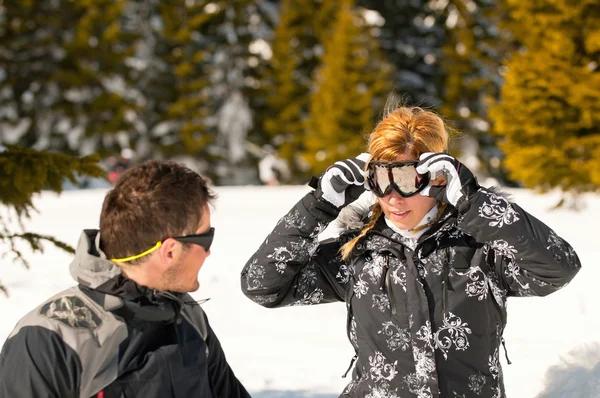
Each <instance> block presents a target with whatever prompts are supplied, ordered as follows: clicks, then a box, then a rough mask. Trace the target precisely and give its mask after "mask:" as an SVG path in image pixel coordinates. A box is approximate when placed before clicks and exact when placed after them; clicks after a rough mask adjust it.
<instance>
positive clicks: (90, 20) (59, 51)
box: [0, 0, 136, 153]
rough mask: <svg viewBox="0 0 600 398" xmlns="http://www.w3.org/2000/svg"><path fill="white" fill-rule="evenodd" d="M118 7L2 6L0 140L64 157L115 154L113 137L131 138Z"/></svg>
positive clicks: (97, 1)
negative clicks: (117, 135) (47, 150)
mask: <svg viewBox="0 0 600 398" xmlns="http://www.w3.org/2000/svg"><path fill="white" fill-rule="evenodd" d="M124 6H125V0H118V1H113V0H89V1H85V2H79V1H71V0H56V1H16V0H7V1H4V2H3V5H2V9H1V11H0V14H1V17H0V70H2V74H3V76H2V78H1V79H0V93H1V94H0V109H2V110H3V112H0V127H1V132H0V140H2V141H5V142H9V143H16V142H17V141H18V142H19V143H20V144H21V145H24V146H26V147H32V146H35V147H36V148H39V149H43V148H49V149H53V150H60V151H64V152H70V153H90V152H92V151H94V150H97V151H101V152H106V151H112V150H116V148H115V147H116V146H118V144H117V142H116V140H115V139H114V135H116V134H121V133H125V132H127V131H129V130H131V128H132V123H131V120H130V119H128V115H130V114H131V113H135V112H136V104H135V101H134V99H133V98H131V97H129V96H128V95H127V90H126V88H127V82H126V81H124V80H123V76H126V72H125V71H126V69H127V66H126V63H125V60H126V59H127V57H128V56H129V55H131V45H130V44H129V43H131V39H130V38H128V35H127V34H126V33H125V32H124V30H123V26H122V18H121V16H122V12H123V7H124ZM100 134H108V135H107V136H106V137H103V139H99V135H100ZM111 135H112V137H111Z"/></svg>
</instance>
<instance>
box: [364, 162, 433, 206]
mask: <svg viewBox="0 0 600 398" xmlns="http://www.w3.org/2000/svg"><path fill="white" fill-rule="evenodd" d="M417 164H419V162H418V161H411V162H370V163H369V164H368V166H367V184H368V186H369V188H370V189H371V191H372V192H373V194H375V195H376V196H378V197H380V198H382V197H384V196H387V195H389V194H390V193H392V189H393V190H394V191H396V192H398V193H399V194H400V196H402V197H403V198H409V197H411V196H414V195H416V194H418V193H419V192H421V191H422V190H423V189H424V188H425V187H426V186H427V184H429V173H428V174H419V173H417V169H416V167H417Z"/></svg>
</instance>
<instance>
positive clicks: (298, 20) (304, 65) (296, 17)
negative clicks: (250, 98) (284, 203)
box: [261, 0, 338, 174]
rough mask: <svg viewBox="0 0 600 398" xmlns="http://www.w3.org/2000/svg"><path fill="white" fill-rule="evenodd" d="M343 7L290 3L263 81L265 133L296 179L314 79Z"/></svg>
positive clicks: (313, 0)
mask: <svg viewBox="0 0 600 398" xmlns="http://www.w3.org/2000/svg"><path fill="white" fill-rule="evenodd" d="M337 3H338V2H337V1H329V2H326V3H325V4H323V2H322V1H318V0H284V1H283V2H282V3H281V9H280V17H279V23H278V25H277V27H276V29H275V31H274V38H273V41H272V43H271V48H272V57H271V59H270V61H269V64H268V66H267V68H266V70H265V73H264V76H263V78H262V87H261V94H262V95H263V96H265V98H266V104H265V110H264V131H265V133H266V135H267V137H268V138H267V139H268V141H267V142H268V143H269V144H271V145H272V146H273V147H275V148H277V149H278V152H279V156H280V157H281V158H283V159H285V160H286V161H288V163H289V164H290V166H291V167H292V169H293V172H294V173H295V174H298V173H299V170H297V167H298V165H299V162H298V158H297V156H298V154H299V153H301V151H302V150H303V141H304V130H305V127H306V126H305V124H306V120H307V117H308V114H309V104H310V92H311V90H312V87H313V85H314V79H313V75H314V72H315V69H316V68H317V66H318V64H319V60H320V56H321V54H322V52H323V41H324V40H325V38H326V37H327V32H328V31H330V30H331V24H330V23H321V22H323V21H331V20H332V19H333V18H334V16H335V11H336V8H335V5H336V4H337Z"/></svg>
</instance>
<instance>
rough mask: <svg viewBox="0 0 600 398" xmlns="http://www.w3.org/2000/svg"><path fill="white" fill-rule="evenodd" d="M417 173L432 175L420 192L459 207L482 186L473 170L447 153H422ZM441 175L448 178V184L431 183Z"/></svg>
mask: <svg viewBox="0 0 600 398" xmlns="http://www.w3.org/2000/svg"><path fill="white" fill-rule="evenodd" d="M417 173H419V174H427V173H429V175H430V182H429V185H428V186H427V187H426V188H425V189H424V190H423V191H421V192H420V194H421V195H423V196H429V197H432V198H435V199H437V200H438V201H440V202H446V203H448V204H450V205H452V206H454V207H456V208H457V209H458V208H459V207H461V205H462V204H463V203H464V202H465V200H467V199H469V198H470V197H471V196H472V195H473V194H475V192H477V190H478V189H479V188H480V187H479V184H478V183H477V179H476V178H475V176H474V175H473V173H472V172H471V170H469V169H468V168H467V166H465V165H464V164H462V163H461V162H459V161H458V160H457V159H456V158H455V157H453V156H450V155H448V154H447V153H432V152H426V153H424V154H422V155H421V156H420V157H419V164H418V165H417ZM441 175H443V176H444V178H445V179H446V185H437V186H436V185H431V184H432V183H435V181H434V180H435V179H436V178H438V177H439V176H441ZM459 210H460V209H459Z"/></svg>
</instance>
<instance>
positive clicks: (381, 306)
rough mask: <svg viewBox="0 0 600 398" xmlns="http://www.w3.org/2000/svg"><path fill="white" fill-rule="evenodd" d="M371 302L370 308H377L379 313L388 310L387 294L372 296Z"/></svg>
mask: <svg viewBox="0 0 600 398" xmlns="http://www.w3.org/2000/svg"><path fill="white" fill-rule="evenodd" d="M372 300H373V305H372V306H371V307H373V308H377V309H378V310H379V311H381V312H386V311H389V310H390V299H389V297H388V296H387V294H383V293H382V294H374V295H373V296H372Z"/></svg>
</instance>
